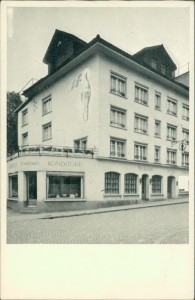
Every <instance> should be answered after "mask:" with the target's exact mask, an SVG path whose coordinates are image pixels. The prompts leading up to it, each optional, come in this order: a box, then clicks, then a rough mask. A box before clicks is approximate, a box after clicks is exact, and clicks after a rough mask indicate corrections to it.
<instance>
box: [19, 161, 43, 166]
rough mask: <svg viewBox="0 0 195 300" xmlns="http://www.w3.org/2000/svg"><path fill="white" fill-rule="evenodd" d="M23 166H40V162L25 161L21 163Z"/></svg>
mask: <svg viewBox="0 0 195 300" xmlns="http://www.w3.org/2000/svg"><path fill="white" fill-rule="evenodd" d="M21 165H22V166H38V165H39V162H38V161H25V162H21Z"/></svg>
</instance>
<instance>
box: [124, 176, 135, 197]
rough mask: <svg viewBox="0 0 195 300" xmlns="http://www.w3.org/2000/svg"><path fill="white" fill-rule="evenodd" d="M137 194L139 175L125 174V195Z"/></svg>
mask: <svg viewBox="0 0 195 300" xmlns="http://www.w3.org/2000/svg"><path fill="white" fill-rule="evenodd" d="M136 193H137V175H136V174H131V173H129V174H125V194H136Z"/></svg>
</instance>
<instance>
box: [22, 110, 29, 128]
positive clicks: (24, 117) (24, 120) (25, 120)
mask: <svg viewBox="0 0 195 300" xmlns="http://www.w3.org/2000/svg"><path fill="white" fill-rule="evenodd" d="M26 124H28V109H25V110H23V111H22V126H24V125H26Z"/></svg>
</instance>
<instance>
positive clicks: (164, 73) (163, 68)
mask: <svg viewBox="0 0 195 300" xmlns="http://www.w3.org/2000/svg"><path fill="white" fill-rule="evenodd" d="M160 70H161V73H162V74H163V75H166V74H167V69H166V67H165V65H161V69H160Z"/></svg>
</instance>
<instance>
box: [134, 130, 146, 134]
mask: <svg viewBox="0 0 195 300" xmlns="http://www.w3.org/2000/svg"><path fill="white" fill-rule="evenodd" d="M134 132H135V133H140V134H143V135H149V134H148V133H147V132H146V133H145V132H140V131H137V130H134Z"/></svg>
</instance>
